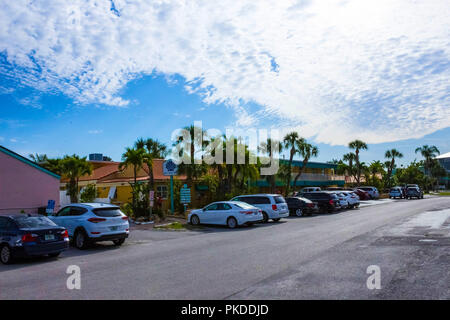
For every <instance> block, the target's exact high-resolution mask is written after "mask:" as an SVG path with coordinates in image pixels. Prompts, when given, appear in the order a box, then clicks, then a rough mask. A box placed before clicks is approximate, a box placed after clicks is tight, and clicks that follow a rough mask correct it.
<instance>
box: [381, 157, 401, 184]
mask: <svg viewBox="0 0 450 320" xmlns="http://www.w3.org/2000/svg"><path fill="white" fill-rule="evenodd" d="M384 157H385V158H387V159H391V161H390V162H388V163H385V164H387V165H388V166H387V178H386V182H387V187H389V188H390V187H391V186H392V181H391V178H392V172H393V171H394V169H395V158H403V154H402V153H401V152H400V151H398V150H397V149H391V150H387V151H386V153H385V154H384Z"/></svg>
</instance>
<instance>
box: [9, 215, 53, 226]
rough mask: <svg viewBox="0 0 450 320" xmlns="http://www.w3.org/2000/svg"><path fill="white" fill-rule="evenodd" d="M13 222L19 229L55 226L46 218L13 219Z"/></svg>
mask: <svg viewBox="0 0 450 320" xmlns="http://www.w3.org/2000/svg"><path fill="white" fill-rule="evenodd" d="M14 220H15V221H16V223H17V225H18V226H19V227H20V228H41V227H55V226H56V224H54V223H53V221H52V220H50V219H49V218H47V217H28V216H23V217H15V218H14Z"/></svg>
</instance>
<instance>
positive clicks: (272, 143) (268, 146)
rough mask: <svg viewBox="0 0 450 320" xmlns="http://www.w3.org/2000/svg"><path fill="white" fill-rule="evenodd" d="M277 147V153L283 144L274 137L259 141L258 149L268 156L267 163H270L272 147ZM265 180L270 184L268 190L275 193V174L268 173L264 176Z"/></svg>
mask: <svg viewBox="0 0 450 320" xmlns="http://www.w3.org/2000/svg"><path fill="white" fill-rule="evenodd" d="M277 147H278V151H277V153H278V154H279V153H280V152H281V151H282V149H283V145H282V144H281V143H280V142H279V141H277V140H274V139H271V138H268V139H267V140H266V141H263V142H261V143H260V145H259V147H258V150H259V151H262V152H263V153H264V154H267V155H268V156H269V161H270V162H269V163H272V159H273V154H274V149H275V148H277ZM266 180H267V182H268V183H269V184H270V192H271V193H275V187H276V175H275V174H272V175H268V176H266Z"/></svg>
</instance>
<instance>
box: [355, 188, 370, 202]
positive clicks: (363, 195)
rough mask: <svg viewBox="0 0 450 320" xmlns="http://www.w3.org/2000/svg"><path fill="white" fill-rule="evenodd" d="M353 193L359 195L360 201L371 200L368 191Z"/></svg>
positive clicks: (356, 190) (358, 190)
mask: <svg viewBox="0 0 450 320" xmlns="http://www.w3.org/2000/svg"><path fill="white" fill-rule="evenodd" d="M353 192H354V193H356V194H357V195H358V197H359V200H370V195H369V193H368V192H367V191H364V190H361V189H353Z"/></svg>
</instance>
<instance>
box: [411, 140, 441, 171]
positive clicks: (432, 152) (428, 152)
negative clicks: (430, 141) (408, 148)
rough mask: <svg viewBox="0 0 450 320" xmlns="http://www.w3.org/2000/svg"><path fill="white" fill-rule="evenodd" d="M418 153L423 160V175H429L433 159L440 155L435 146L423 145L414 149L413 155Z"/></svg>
mask: <svg viewBox="0 0 450 320" xmlns="http://www.w3.org/2000/svg"><path fill="white" fill-rule="evenodd" d="M417 152H420V154H421V155H422V157H424V158H425V166H424V167H425V174H427V175H430V170H431V166H432V162H433V159H434V158H436V156H437V155H439V154H440V152H439V149H438V148H437V147H436V146H428V145H423V146H422V147H418V148H416V151H415V153H417Z"/></svg>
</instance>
